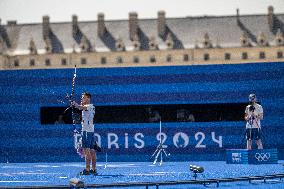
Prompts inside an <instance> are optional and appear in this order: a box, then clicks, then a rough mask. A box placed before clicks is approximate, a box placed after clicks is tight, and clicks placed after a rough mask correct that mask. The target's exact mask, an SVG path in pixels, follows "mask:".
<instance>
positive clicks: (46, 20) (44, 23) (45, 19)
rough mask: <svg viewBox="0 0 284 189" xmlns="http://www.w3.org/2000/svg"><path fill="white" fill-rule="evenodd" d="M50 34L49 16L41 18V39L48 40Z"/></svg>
mask: <svg viewBox="0 0 284 189" xmlns="http://www.w3.org/2000/svg"><path fill="white" fill-rule="evenodd" d="M49 32H50V26H49V16H43V17H42V34H43V38H44V39H46V38H48V35H49Z"/></svg>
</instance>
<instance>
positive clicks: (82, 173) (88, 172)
mask: <svg viewBox="0 0 284 189" xmlns="http://www.w3.org/2000/svg"><path fill="white" fill-rule="evenodd" d="M90 174H91V171H87V170H86V169H84V170H83V171H81V172H80V175H90Z"/></svg>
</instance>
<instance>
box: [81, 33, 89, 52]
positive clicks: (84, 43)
mask: <svg viewBox="0 0 284 189" xmlns="http://www.w3.org/2000/svg"><path fill="white" fill-rule="evenodd" d="M80 48H81V52H90V50H91V46H90V43H89V40H88V39H87V37H86V36H85V35H84V36H83V37H82V39H81V43H80Z"/></svg>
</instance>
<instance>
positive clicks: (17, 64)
mask: <svg viewBox="0 0 284 189" xmlns="http://www.w3.org/2000/svg"><path fill="white" fill-rule="evenodd" d="M14 66H15V67H18V66H20V63H19V60H18V59H16V60H14Z"/></svg>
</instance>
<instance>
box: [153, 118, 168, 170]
mask: <svg viewBox="0 0 284 189" xmlns="http://www.w3.org/2000/svg"><path fill="white" fill-rule="evenodd" d="M159 134H160V142H159V145H158V146H157V148H156V150H155V152H154V153H153V154H152V156H151V158H153V157H155V159H154V162H153V164H156V163H157V161H158V158H159V156H160V165H162V163H163V154H164V155H165V156H166V157H168V156H170V153H167V152H166V150H165V149H166V147H167V146H166V145H163V143H162V122H161V120H160V133H159Z"/></svg>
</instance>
